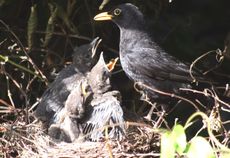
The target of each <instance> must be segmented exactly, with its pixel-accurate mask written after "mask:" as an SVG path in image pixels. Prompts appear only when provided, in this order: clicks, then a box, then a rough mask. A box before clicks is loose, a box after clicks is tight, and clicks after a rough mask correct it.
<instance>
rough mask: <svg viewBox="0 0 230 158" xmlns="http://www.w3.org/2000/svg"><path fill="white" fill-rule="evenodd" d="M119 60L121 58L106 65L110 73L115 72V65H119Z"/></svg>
mask: <svg viewBox="0 0 230 158" xmlns="http://www.w3.org/2000/svg"><path fill="white" fill-rule="evenodd" d="M118 59H119V58H116V59H112V60H110V61H109V63H108V64H106V66H107V67H108V69H109V72H111V71H113V69H114V67H115V65H116V63H117V61H118Z"/></svg>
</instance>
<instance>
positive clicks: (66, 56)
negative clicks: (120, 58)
mask: <svg viewBox="0 0 230 158" xmlns="http://www.w3.org/2000/svg"><path fill="white" fill-rule="evenodd" d="M124 2H131V3H133V4H135V5H137V6H138V7H139V8H140V10H141V11H142V12H143V13H144V15H145V17H146V19H147V21H148V23H149V30H150V34H152V35H153V36H154V37H155V40H156V41H158V43H159V44H160V45H161V46H162V47H163V48H164V49H165V50H166V51H167V52H168V53H170V54H173V55H175V56H176V57H178V58H180V59H181V60H183V61H186V62H191V61H193V60H194V59H196V58H197V57H199V56H200V55H202V54H204V53H206V52H208V51H210V50H216V49H218V48H219V49H220V50H222V51H223V50H224V48H225V40H226V38H227V34H228V32H229V30H230V9H229V6H230V1H229V0H221V1H218V0H173V1H172V2H171V3H169V2H168V1H167V0H144V1H143V0H132V1H124V0H121V1H118V0H111V1H110V2H109V3H108V4H107V5H105V7H104V9H103V10H109V8H111V7H112V6H114V5H116V4H119V3H124ZM101 3H102V0H68V1H63V0H49V1H47V0H39V1H35V0H34V1H28V0H2V1H0V19H1V23H0V55H1V56H2V57H3V58H5V57H9V60H10V61H12V62H13V63H15V64H16V65H13V64H12V63H10V62H3V58H0V60H1V61H2V65H1V69H0V100H1V102H0V105H1V104H2V105H4V106H5V103H3V101H5V102H6V103H8V104H10V105H11V103H12V102H10V100H9V94H8V93H7V90H10V92H11V94H12V100H13V102H14V104H15V106H16V107H25V106H26V105H29V106H32V104H34V103H35V102H36V99H37V98H39V97H40V96H41V95H42V93H43V92H44V90H45V88H46V87H47V84H48V82H52V80H53V79H54V77H55V73H57V72H58V71H60V69H61V68H63V67H64V66H65V65H67V64H69V62H70V61H71V55H72V52H73V48H74V47H75V46H79V45H81V44H84V43H88V42H89V41H90V40H91V39H92V38H93V37H96V36H99V37H101V38H102V39H103V45H102V46H101V48H100V49H102V50H103V51H104V52H105V53H104V54H105V55H106V56H107V58H108V59H109V58H111V57H114V56H117V55H118V43H119V30H118V28H117V26H116V25H115V24H113V23H112V22H95V21H93V17H94V16H95V15H96V14H97V13H100V12H102V11H103V10H102V11H99V9H98V8H99V6H100V4H101ZM3 23H4V24H5V25H7V26H8V28H7V27H6V26H5V25H4V24H3ZM12 33H14V34H15V35H16V36H17V38H18V39H16V38H15V37H14V36H13V35H12ZM20 42H21V43H22V45H20V44H19V43H20ZM15 44H16V45H15ZM226 45H227V42H226ZM11 46H14V47H12V49H9V48H10V47H11ZM22 46H23V47H24V48H25V49H26V52H24V51H23V50H22ZM25 53H27V54H28V55H29V56H30V57H31V58H32V59H33V61H34V63H35V65H36V66H37V67H38V68H39V69H40V70H41V72H43V73H44V75H45V76H46V77H47V81H48V82H46V81H44V80H41V79H39V78H35V79H33V76H34V75H32V74H31V73H28V72H26V71H24V70H22V69H21V68H19V67H18V66H17V65H21V66H24V67H25V68H26V69H28V70H31V71H32V72H35V70H34V68H33V66H32V64H31V63H30V62H28V60H26V59H22V58H21V57H22V56H25ZM210 61H212V60H210ZM204 62H205V61H204ZM224 62H225V63H224V64H223V66H222V67H221V69H220V70H219V71H221V72H222V73H224V74H225V73H229V65H228V63H229V60H225V61H224ZM212 64H215V63H212V62H210V63H209V64H208V66H210V65H212ZM7 74H8V75H10V76H11V77H12V78H10V79H9V80H7V78H6V76H7ZM121 76H122V77H120V76H119V74H118V77H115V82H124V80H121V81H119V79H121V78H124V74H123V75H122V73H121ZM14 81H16V83H18V85H19V86H16V84H15V82H14ZM126 81H127V79H126ZM26 100H27V101H28V102H25V101H26Z"/></svg>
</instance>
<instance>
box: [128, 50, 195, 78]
mask: <svg viewBox="0 0 230 158" xmlns="http://www.w3.org/2000/svg"><path fill="white" fill-rule="evenodd" d="M157 50H158V51H160V52H156V49H151V48H139V49H135V50H130V52H128V53H127V58H129V60H130V61H131V65H133V66H132V67H133V68H134V67H138V69H139V70H140V71H141V74H144V75H146V76H148V77H150V78H154V79H159V80H172V81H178V82H191V81H192V78H191V76H190V72H189V65H186V64H185V63H183V62H181V61H179V60H178V59H176V58H175V57H173V56H170V55H169V54H167V53H165V52H163V50H161V49H160V48H159V49H157ZM135 52H139V53H135ZM139 60H141V61H139ZM193 74H194V75H195V76H198V75H199V74H198V72H193Z"/></svg>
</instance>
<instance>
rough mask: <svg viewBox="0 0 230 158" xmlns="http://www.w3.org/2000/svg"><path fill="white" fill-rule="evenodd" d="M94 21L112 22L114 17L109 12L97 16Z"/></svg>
mask: <svg viewBox="0 0 230 158" xmlns="http://www.w3.org/2000/svg"><path fill="white" fill-rule="evenodd" d="M93 19H94V20H95V21H103V20H112V19H113V15H110V14H109V13H108V12H103V13H100V14H97V15H96V16H95V17H94V18H93Z"/></svg>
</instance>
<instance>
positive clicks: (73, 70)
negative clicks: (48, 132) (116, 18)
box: [35, 37, 100, 126]
mask: <svg viewBox="0 0 230 158" xmlns="http://www.w3.org/2000/svg"><path fill="white" fill-rule="evenodd" d="M99 42H100V40H99V38H98V37H97V38H95V39H94V40H93V41H92V42H91V43H89V44H85V45H82V46H80V47H76V48H75V49H74V54H73V63H72V64H71V65H69V66H67V67H66V68H64V69H62V70H61V71H60V72H59V74H58V76H57V77H56V79H55V80H54V81H53V82H52V83H51V84H50V85H49V87H48V89H47V90H46V91H45V92H44V93H43V95H42V97H41V101H40V102H39V104H38V106H37V109H36V110H35V116H36V117H37V118H38V119H40V120H42V121H43V122H44V124H45V126H49V125H50V124H52V123H55V120H56V118H55V117H56V115H57V113H58V112H60V111H61V110H62V109H63V107H64V105H65V102H66V100H67V98H68V96H69V95H70V94H71V91H73V90H74V89H76V88H77V87H78V86H79V84H80V83H81V80H84V78H85V77H86V73H87V72H88V71H90V69H91V68H92V66H93V64H94V59H93V58H92V55H94V53H95V51H96V50H95V49H96V47H97V45H98V43H99Z"/></svg>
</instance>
